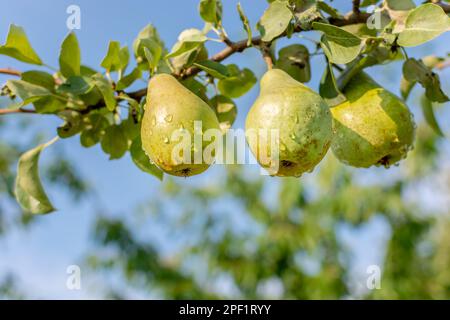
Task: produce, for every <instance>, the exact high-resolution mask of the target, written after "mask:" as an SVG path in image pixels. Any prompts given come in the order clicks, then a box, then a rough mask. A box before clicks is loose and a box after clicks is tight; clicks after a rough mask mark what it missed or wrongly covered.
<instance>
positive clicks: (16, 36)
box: [0, 24, 42, 65]
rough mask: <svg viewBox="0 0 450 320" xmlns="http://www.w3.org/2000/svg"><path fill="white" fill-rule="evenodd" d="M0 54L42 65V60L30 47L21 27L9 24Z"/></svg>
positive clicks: (0, 47)
mask: <svg viewBox="0 0 450 320" xmlns="http://www.w3.org/2000/svg"><path fill="white" fill-rule="evenodd" d="M0 54H3V55H6V56H9V57H12V58H14V59H17V60H19V61H22V62H26V63H31V64H37V65H42V61H41V59H40V58H39V56H38V55H37V53H36V52H35V51H34V49H33V48H32V47H31V44H30V42H29V41H28V38H27V35H26V34H25V31H24V30H23V28H22V27H19V26H16V25H14V24H12V25H10V27H9V32H8V37H7V38H6V43H5V44H4V45H2V46H0Z"/></svg>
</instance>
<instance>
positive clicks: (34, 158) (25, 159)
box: [14, 139, 56, 214]
mask: <svg viewBox="0 0 450 320" xmlns="http://www.w3.org/2000/svg"><path fill="white" fill-rule="evenodd" d="M55 141H56V139H53V140H51V141H50V142H48V143H45V144H41V145H39V146H37V147H36V148H34V149H32V150H30V151H28V152H26V153H24V154H23V155H22V156H21V157H20V159H19V164H18V166H17V178H16V184H15V191H14V193H15V196H16V199H17V202H18V203H19V204H20V206H21V207H22V208H23V209H24V210H26V211H28V212H30V213H32V214H47V213H50V212H53V211H55V208H54V207H53V205H52V204H51V202H50V200H49V199H48V196H47V194H46V193H45V190H44V187H43V186H42V183H41V180H40V177H39V167H38V166H39V157H40V155H41V152H42V150H43V149H44V148H46V147H48V146H49V145H51V144H52V143H54V142H55Z"/></svg>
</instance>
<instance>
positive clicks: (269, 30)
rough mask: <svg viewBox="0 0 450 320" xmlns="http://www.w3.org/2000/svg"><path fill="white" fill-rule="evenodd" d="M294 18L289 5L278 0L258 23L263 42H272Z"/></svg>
mask: <svg viewBox="0 0 450 320" xmlns="http://www.w3.org/2000/svg"><path fill="white" fill-rule="evenodd" d="M292 18H293V15H292V12H291V10H290V9H289V8H288V3H287V2H285V1H279V0H276V1H274V2H272V3H271V4H270V5H269V8H268V9H267V10H266V11H265V12H264V14H263V16H262V17H261V19H260V20H259V22H258V29H259V32H260V33H261V37H262V40H263V41H272V40H273V39H274V38H276V37H278V36H279V35H280V34H282V33H283V32H284V31H286V29H287V27H288V25H289V23H290V22H291V20H292Z"/></svg>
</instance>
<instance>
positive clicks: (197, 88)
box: [181, 78, 209, 103]
mask: <svg viewBox="0 0 450 320" xmlns="http://www.w3.org/2000/svg"><path fill="white" fill-rule="evenodd" d="M181 84H182V85H183V86H185V87H186V88H187V89H189V90H190V91H192V92H193V93H194V94H196V95H197V96H198V97H199V98H200V99H202V100H203V101H205V102H206V103H209V99H208V96H207V95H206V86H205V85H204V84H203V83H201V82H200V81H197V80H196V79H195V78H187V79H184V80H182V81H181Z"/></svg>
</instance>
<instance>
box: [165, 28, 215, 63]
mask: <svg viewBox="0 0 450 320" xmlns="http://www.w3.org/2000/svg"><path fill="white" fill-rule="evenodd" d="M206 40H208V38H207V37H206V36H205V35H204V34H203V32H202V31H201V30H198V29H194V28H192V29H187V30H184V31H183V32H182V33H181V34H180V35H179V36H178V42H177V43H176V44H175V45H174V47H173V48H172V51H171V52H170V53H169V54H168V55H166V59H168V58H173V57H176V56H179V55H181V54H183V53H186V52H188V51H191V50H193V49H196V48H198V47H199V46H200V45H201V44H203V43H204V42H205V41H206Z"/></svg>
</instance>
